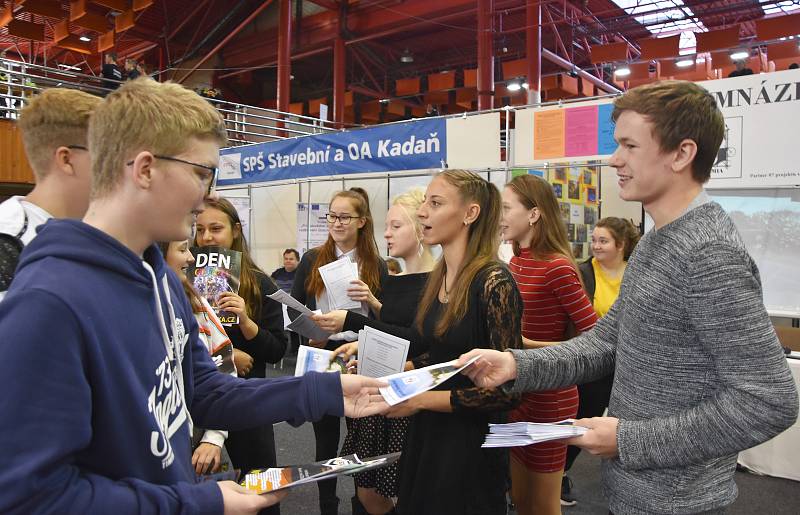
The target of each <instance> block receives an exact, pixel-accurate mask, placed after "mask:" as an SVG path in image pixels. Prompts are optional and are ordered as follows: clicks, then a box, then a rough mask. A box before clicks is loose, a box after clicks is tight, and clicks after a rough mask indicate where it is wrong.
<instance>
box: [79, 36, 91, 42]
mask: <svg viewBox="0 0 800 515" xmlns="http://www.w3.org/2000/svg"><path fill="white" fill-rule="evenodd" d="M79 39H80V40H81V41H87V42H88V41H91V40H92V39H91V38H87V37H86V36H81V37H80V38H79Z"/></svg>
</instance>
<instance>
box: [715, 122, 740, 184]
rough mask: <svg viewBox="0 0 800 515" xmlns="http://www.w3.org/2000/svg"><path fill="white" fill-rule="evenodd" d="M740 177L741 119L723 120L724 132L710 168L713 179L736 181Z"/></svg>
mask: <svg viewBox="0 0 800 515" xmlns="http://www.w3.org/2000/svg"><path fill="white" fill-rule="evenodd" d="M741 176H742V117H741V116H732V117H730V118H725V132H724V134H723V137H722V144H721V145H720V146H719V151H717V158H716V160H715V161H714V166H713V167H712V168H711V177H712V178H713V179H736V178H741Z"/></svg>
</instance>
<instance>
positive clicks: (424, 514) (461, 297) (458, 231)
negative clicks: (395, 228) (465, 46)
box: [387, 170, 522, 515]
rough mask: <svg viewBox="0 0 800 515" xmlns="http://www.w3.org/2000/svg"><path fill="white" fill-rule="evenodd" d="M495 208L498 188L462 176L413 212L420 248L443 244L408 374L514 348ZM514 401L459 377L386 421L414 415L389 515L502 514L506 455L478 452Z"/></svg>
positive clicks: (453, 175) (435, 183) (509, 287)
mask: <svg viewBox="0 0 800 515" xmlns="http://www.w3.org/2000/svg"><path fill="white" fill-rule="evenodd" d="M500 210H501V200H500V193H499V192H498V191H497V188H496V187H495V186H494V185H493V184H492V183H490V182H488V181H486V180H485V179H483V178H482V177H480V176H479V175H477V174H475V173H472V172H468V171H465V170H446V171H444V172H441V173H439V174H438V175H436V177H434V179H433V180H432V181H431V183H430V184H429V185H428V189H427V191H426V193H425V202H424V203H423V204H422V206H421V207H420V208H419V210H418V211H417V216H418V218H419V221H420V224H421V225H422V238H423V242H424V243H425V244H427V245H437V244H438V245H441V246H442V258H441V259H440V260H439V262H438V263H437V264H436V266H435V267H434V269H433V271H432V272H431V273H430V276H429V278H428V281H427V283H426V285H425V289H424V290H423V293H422V296H421V299H420V302H419V306H418V308H417V312H416V316H415V321H414V327H415V329H416V330H417V331H418V332H419V333H420V334H421V335H422V338H423V341H424V342H425V344H426V345H427V346H428V350H427V352H425V353H423V354H421V355H419V356H417V357H416V358H414V359H412V360H411V365H413V367H414V368H422V367H424V366H427V365H432V364H436V363H443V362H447V361H450V360H452V359H455V358H456V357H457V356H458V355H459V354H460V353H462V352H466V351H468V350H470V349H474V348H478V347H484V346H486V347H490V348H492V349H498V350H501V351H502V350H505V349H507V348H520V347H521V343H522V342H521V341H520V319H521V313H522V301H521V299H520V296H519V291H518V290H517V287H516V284H515V283H514V279H513V277H512V276H511V274H510V273H509V271H508V269H507V268H506V266H505V265H504V264H502V263H500V262H499V261H497V258H496V253H497V246H498V244H499V234H498V230H497V228H498V225H499V222H500ZM517 401H518V399H517V398H516V397H515V396H512V395H509V394H507V393H505V392H504V391H502V390H499V389H484V388H477V387H475V385H474V384H473V383H472V381H470V380H469V379H468V378H467V377H466V376H464V375H458V376H456V377H453V378H451V379H449V380H448V381H447V382H445V383H442V384H440V385H439V386H437V387H436V388H435V389H433V390H430V391H427V392H424V393H422V394H420V395H418V396H416V397H413V398H411V399H409V400H407V401H405V402H402V403H400V404H397V405H395V406H393V407H392V408H391V409H390V411H389V412H387V416H392V417H409V416H412V415H413V419H412V421H411V426H410V429H409V432H408V437H407V440H406V445H405V447H404V448H403V464H402V466H401V470H400V483H399V488H398V506H397V510H398V512H400V513H403V514H412V513H413V514H415V515H429V514H430V515H432V514H437V515H448V514H452V515H456V514H457V515H500V514H505V513H506V508H507V505H506V489H507V485H508V452H507V451H506V450H504V449H482V448H481V445H482V444H483V441H484V439H485V437H486V431H487V427H488V424H489V423H499V422H505V420H506V413H507V411H508V410H509V409H511V408H513V407H514V406H515V405H516V404H517Z"/></svg>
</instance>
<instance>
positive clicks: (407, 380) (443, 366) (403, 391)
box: [380, 356, 480, 406]
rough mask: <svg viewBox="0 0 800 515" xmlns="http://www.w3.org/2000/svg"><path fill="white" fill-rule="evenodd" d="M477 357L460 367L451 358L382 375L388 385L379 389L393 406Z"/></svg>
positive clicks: (419, 392)
mask: <svg viewBox="0 0 800 515" xmlns="http://www.w3.org/2000/svg"><path fill="white" fill-rule="evenodd" d="M479 357H480V356H475V357H474V358H472V359H471V360H469V361H467V363H466V364H465V365H464V366H463V367H461V368H456V360H453V361H448V362H447V363H439V364H437V365H430V366H427V367H425V368H420V369H417V370H409V371H408V372H401V373H399V374H392V375H390V376H386V377H382V378H380V379H382V380H383V381H386V382H387V383H389V386H384V387H383V388H381V389H380V392H381V395H382V396H383V398H384V400H386V402H387V403H388V404H389V405H390V406H394V405H395V404H399V403H401V402H403V401H406V400H408V399H410V398H412V397H415V396H417V395H419V394H421V393H423V392H427V391H428V390H431V389H433V388H435V387H437V386H439V385H440V384H442V383H444V382H445V381H447V380H448V379H450V378H451V377H453V376H454V375H456V374H458V373H459V372H461V371H462V370H464V369H465V368H467V367H468V366H470V365H472V363H474V362H475V361H476V360H477V359H478V358H479Z"/></svg>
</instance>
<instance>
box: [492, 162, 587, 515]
mask: <svg viewBox="0 0 800 515" xmlns="http://www.w3.org/2000/svg"><path fill="white" fill-rule="evenodd" d="M501 227H502V230H503V238H504V239H506V240H511V241H512V242H513V245H514V257H512V258H511V263H510V264H509V267H510V269H511V273H512V275H513V276H514V279H515V280H516V281H517V286H518V287H519V291H520V293H521V294H522V300H523V303H524V312H523V315H522V335H523V344H524V345H525V347H527V348H532V347H541V346H544V345H556V344H558V342H561V341H564V340H566V339H568V332H570V333H571V332H572V327H573V326H574V329H575V330H576V331H577V332H583V331H587V330H589V329H591V328H592V327H594V324H595V322H596V321H597V315H596V314H595V311H594V309H593V308H592V304H591V302H590V301H589V298H588V297H587V296H586V292H585V291H584V289H583V286H582V284H581V281H580V276H579V274H578V267H577V265H576V264H575V261H574V260H573V258H572V255H571V253H570V246H569V242H568V240H567V233H566V227H565V224H564V222H563V221H562V220H561V216H560V213H559V209H558V202H557V201H556V198H555V195H554V194H553V189H552V187H551V186H550V184H549V183H547V182H546V181H544V180H543V179H540V178H539V177H536V176H533V175H523V176H519V177H516V178H514V179H513V180H512V181H511V182H509V183H508V184H507V185H506V187H505V189H504V191H503V218H502V222H501ZM570 336H572V335H570ZM577 411H578V390H577V388H576V387H575V386H570V387H569V388H564V389H561V390H552V391H547V392H537V393H530V394H525V395H524V396H523V400H522V404H521V405H520V406H519V407H518V408H517V409H515V410H514V411H512V412H511V415H510V417H509V419H510V421H514V422H519V421H525V422H556V421H559V420H563V419H565V418H574V417H575V415H576V414H577ZM566 452H567V446H566V444H564V443H562V442H558V441H556V442H546V443H541V444H537V445H529V446H527V447H515V448H513V449H512V452H511V485H512V486H511V496H512V498H513V499H514V503H515V504H516V506H517V512H518V513H519V514H520V515H529V514H534V513H535V514H537V515H540V514H545V515H558V514H560V513H561V504H560V500H559V499H560V493H561V477H562V475H563V473H564V463H565V460H566Z"/></svg>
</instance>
